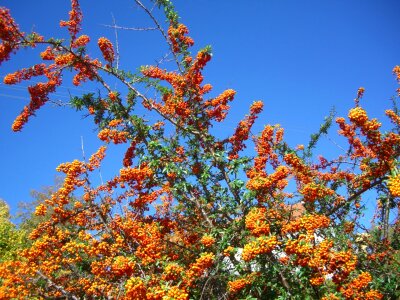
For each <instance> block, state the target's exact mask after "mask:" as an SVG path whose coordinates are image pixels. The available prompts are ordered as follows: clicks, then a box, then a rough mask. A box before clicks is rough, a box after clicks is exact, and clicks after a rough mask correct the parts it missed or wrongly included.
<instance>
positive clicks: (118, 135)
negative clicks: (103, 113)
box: [97, 128, 129, 144]
mask: <svg viewBox="0 0 400 300" xmlns="http://www.w3.org/2000/svg"><path fill="white" fill-rule="evenodd" d="M97 136H98V137H99V139H100V140H102V141H103V142H107V143H109V142H111V141H112V142H113V143H114V144H124V143H126V142H127V139H128V136H129V133H128V132H126V131H120V130H117V129H109V128H104V129H102V130H101V131H100V132H99V133H98V135H97Z"/></svg>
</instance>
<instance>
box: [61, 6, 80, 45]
mask: <svg viewBox="0 0 400 300" xmlns="http://www.w3.org/2000/svg"><path fill="white" fill-rule="evenodd" d="M71 6H72V9H71V10H70V12H69V20H68V21H60V27H68V31H69V34H70V35H71V40H72V41H74V40H75V37H76V35H77V34H78V32H79V31H80V30H81V23H82V19H83V15H82V12H81V9H80V7H79V2H78V0H71Z"/></svg>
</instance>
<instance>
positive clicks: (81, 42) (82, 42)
mask: <svg viewBox="0 0 400 300" xmlns="http://www.w3.org/2000/svg"><path fill="white" fill-rule="evenodd" d="M89 42H90V37H89V36H87V35H85V34H83V35H81V36H79V37H78V38H77V39H76V40H74V41H73V43H72V47H73V48H79V47H84V46H86V45H87V44H88V43H89Z"/></svg>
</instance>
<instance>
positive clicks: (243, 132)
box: [228, 101, 264, 159]
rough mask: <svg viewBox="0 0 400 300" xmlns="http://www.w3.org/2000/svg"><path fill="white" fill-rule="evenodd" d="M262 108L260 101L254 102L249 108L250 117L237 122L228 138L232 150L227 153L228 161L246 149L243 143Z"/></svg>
mask: <svg viewBox="0 0 400 300" xmlns="http://www.w3.org/2000/svg"><path fill="white" fill-rule="evenodd" d="M263 106H264V104H263V102H262V101H257V102H254V103H253V104H252V106H251V107H250V115H248V116H246V117H245V119H244V120H242V121H240V122H239V124H238V126H237V127H236V130H235V133H234V134H233V135H232V136H231V137H230V138H229V142H230V143H231V144H232V150H231V151H230V152H229V153H228V155H229V159H236V158H238V156H239V155H238V152H239V151H241V150H242V149H244V148H245V147H246V145H245V144H244V142H245V141H247V140H248V138H249V133H250V130H251V128H252V126H253V124H254V122H255V120H256V119H257V114H259V113H260V112H261V111H262V109H263Z"/></svg>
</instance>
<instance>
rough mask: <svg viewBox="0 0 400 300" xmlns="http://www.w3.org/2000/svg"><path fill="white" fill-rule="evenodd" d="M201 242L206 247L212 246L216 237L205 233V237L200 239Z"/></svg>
mask: <svg viewBox="0 0 400 300" xmlns="http://www.w3.org/2000/svg"><path fill="white" fill-rule="evenodd" d="M200 243H202V244H203V245H204V246H206V247H211V246H212V245H214V244H215V238H214V237H212V236H211V235H207V234H206V235H203V237H202V238H201V240H200Z"/></svg>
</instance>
